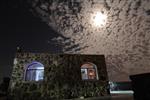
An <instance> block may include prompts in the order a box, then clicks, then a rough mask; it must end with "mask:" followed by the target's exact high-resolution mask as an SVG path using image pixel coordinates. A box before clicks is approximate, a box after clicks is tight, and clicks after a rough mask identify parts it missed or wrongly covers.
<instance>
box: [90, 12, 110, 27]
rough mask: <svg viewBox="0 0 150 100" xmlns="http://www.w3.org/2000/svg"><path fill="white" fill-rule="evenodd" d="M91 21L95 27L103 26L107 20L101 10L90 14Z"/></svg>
mask: <svg viewBox="0 0 150 100" xmlns="http://www.w3.org/2000/svg"><path fill="white" fill-rule="evenodd" d="M92 22H93V24H94V26H96V27H103V26H105V24H106V22H107V16H106V15H105V14H102V13H101V12H97V13H95V14H94V15H93V16H92Z"/></svg>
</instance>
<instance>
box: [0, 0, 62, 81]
mask: <svg viewBox="0 0 150 100" xmlns="http://www.w3.org/2000/svg"><path fill="white" fill-rule="evenodd" d="M57 36H58V34H57V33H56V32H55V31H54V30H52V29H51V28H50V27H49V26H48V25H47V24H46V23H44V22H42V21H41V19H40V18H38V17H37V16H35V15H33V14H32V12H31V11H30V10H29V7H28V5H27V4H26V3H25V2H22V1H21V0H3V1H1V2H0V80H1V79H2V77H8V76H9V77H10V75H11V70H12V65H13V58H14V56H15V52H16V48H17V47H20V48H21V49H22V51H25V52H50V53H57V52H60V51H61V47H60V46H59V47H58V46H57V45H56V43H54V42H52V41H51V39H52V38H53V37H57ZM48 41H50V42H48Z"/></svg>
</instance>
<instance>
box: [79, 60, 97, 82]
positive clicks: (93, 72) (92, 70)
mask: <svg viewBox="0 0 150 100" xmlns="http://www.w3.org/2000/svg"><path fill="white" fill-rule="evenodd" d="M81 76H82V80H99V77H98V71H97V66H96V65H95V64H93V63H91V62H86V63H84V64H83V65H82V66H81Z"/></svg>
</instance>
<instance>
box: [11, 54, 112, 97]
mask: <svg viewBox="0 0 150 100" xmlns="http://www.w3.org/2000/svg"><path fill="white" fill-rule="evenodd" d="M107 86H108V77H107V71H106V64H105V58H104V56H103V55H76V54H48V53H21V52H20V53H17V54H16V57H15V59H14V67H13V72H12V78H11V87H10V88H11V95H12V96H13V98H14V99H15V100H48V99H71V98H79V97H96V96H106V95H109V93H108V91H107Z"/></svg>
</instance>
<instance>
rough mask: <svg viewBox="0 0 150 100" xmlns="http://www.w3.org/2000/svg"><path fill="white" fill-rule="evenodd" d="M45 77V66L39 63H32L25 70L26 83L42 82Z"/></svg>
mask: <svg viewBox="0 0 150 100" xmlns="http://www.w3.org/2000/svg"><path fill="white" fill-rule="evenodd" d="M43 77H44V65H43V64H41V63H39V62H32V63H30V64H29V65H28V66H27V68H26V70H25V81H40V80H43Z"/></svg>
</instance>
